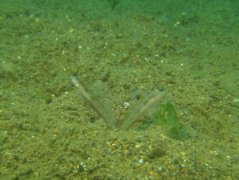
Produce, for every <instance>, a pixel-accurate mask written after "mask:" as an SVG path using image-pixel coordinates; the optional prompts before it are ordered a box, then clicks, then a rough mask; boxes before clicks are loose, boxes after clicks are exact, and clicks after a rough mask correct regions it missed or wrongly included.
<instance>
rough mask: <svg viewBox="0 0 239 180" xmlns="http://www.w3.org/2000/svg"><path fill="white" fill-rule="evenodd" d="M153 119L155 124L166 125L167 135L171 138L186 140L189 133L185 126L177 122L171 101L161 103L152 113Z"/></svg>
mask: <svg viewBox="0 0 239 180" xmlns="http://www.w3.org/2000/svg"><path fill="white" fill-rule="evenodd" d="M153 121H154V123H156V124H157V125H162V126H165V127H166V129H167V130H166V132H167V135H168V136H169V137H171V138H173V139H177V140H186V139H188V138H189V133H188V131H187V129H186V128H185V127H183V125H182V124H181V123H180V122H179V119H178V116H177V112H176V108H175V106H174V105H173V103H171V102H166V103H163V104H161V105H160V106H159V108H158V110H157V111H156V112H155V113H154V114H153Z"/></svg>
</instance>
